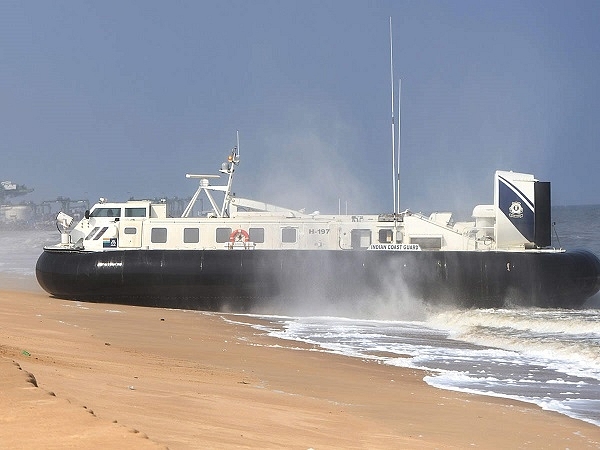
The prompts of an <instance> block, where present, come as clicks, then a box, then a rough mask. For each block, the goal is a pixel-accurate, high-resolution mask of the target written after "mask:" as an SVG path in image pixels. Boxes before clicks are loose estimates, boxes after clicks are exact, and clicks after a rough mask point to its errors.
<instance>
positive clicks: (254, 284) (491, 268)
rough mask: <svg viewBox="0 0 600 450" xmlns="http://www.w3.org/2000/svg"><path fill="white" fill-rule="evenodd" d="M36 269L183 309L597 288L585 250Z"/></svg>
mask: <svg viewBox="0 0 600 450" xmlns="http://www.w3.org/2000/svg"><path fill="white" fill-rule="evenodd" d="M36 276H37V279H38V282H39V284H40V286H41V287H42V288H43V289H44V290H46V291H47V292H48V293H50V294H52V295H53V296H55V297H59V298H65V299H75V300H83V301H100V302H107V303H122V304H132V305H143V306H157V307H173V308H186V309H213V310H216V309H219V308H220V307H222V306H223V305H224V304H226V305H228V306H229V307H230V308H233V309H234V310H249V309H250V308H251V307H252V306H253V305H256V304H260V303H261V302H269V301H277V299H278V298H297V299H298V300H299V301H301V300H302V298H303V297H306V296H309V295H317V296H320V297H321V298H327V299H334V300H336V301H351V300H352V298H357V297H361V298H365V297H367V298H369V296H374V295H378V294H383V295H389V296H390V297H392V298H393V296H395V295H409V296H411V297H413V298H417V299H420V300H424V301H426V302H430V303H434V304H435V303H448V304H455V305H458V306H461V307H503V306H539V307H558V308H576V307H580V306H581V305H582V304H583V303H584V302H585V301H586V300H587V299H588V298H589V297H591V296H593V295H594V294H595V293H596V292H598V290H599V289H600V261H599V260H598V258H597V257H596V256H595V255H593V254H592V253H590V252H588V251H585V250H581V251H572V252H565V253H554V252H461V251H445V252H442V251H422V252H385V251H324V250H316V251H309V250H285V251H273V250H251V251H245V250H198V251H191V250H127V251H107V252H77V251H60V250H45V251H44V253H43V254H42V255H41V256H40V258H39V259H38V262H37V265H36ZM313 298H314V297H313Z"/></svg>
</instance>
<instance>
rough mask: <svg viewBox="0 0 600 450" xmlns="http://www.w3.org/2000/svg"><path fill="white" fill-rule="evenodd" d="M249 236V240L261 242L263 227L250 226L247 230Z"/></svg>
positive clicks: (263, 240)
mask: <svg viewBox="0 0 600 450" xmlns="http://www.w3.org/2000/svg"><path fill="white" fill-rule="evenodd" d="M248 235H249V236H250V242H256V243H258V244H261V243H263V242H265V229H264V228H250V229H249V230H248Z"/></svg>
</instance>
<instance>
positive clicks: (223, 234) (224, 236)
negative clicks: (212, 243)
mask: <svg viewBox="0 0 600 450" xmlns="http://www.w3.org/2000/svg"><path fill="white" fill-rule="evenodd" d="M229 236H231V228H217V233H216V238H217V242H220V243H222V242H229Z"/></svg>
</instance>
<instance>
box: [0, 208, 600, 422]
mask: <svg viewBox="0 0 600 450" xmlns="http://www.w3.org/2000/svg"><path fill="white" fill-rule="evenodd" d="M553 220H554V221H555V222H556V233H555V238H554V245H555V246H561V247H563V248H567V249H575V248H587V249H588V250H591V251H593V252H594V253H596V254H597V255H600V206H572V207H557V208H556V207H555V208H554V209H553ZM556 236H558V239H557V238H556ZM59 239H60V236H59V235H58V232H56V231H39V230H38V231H10V232H8V231H0V249H2V250H1V251H0V272H1V273H4V274H10V275H12V276H21V277H32V278H34V274H35V262H36V260H37V257H38V256H39V254H40V253H41V251H42V248H43V246H44V245H47V244H53V243H57V242H58V240H59ZM558 241H560V243H559V242H558ZM365 301H366V302H367V303H369V302H370V303H374V302H375V301H376V302H377V303H378V305H379V307H378V308H377V309H375V310H370V311H369V310H368V309H365V308H355V309H349V310H339V312H340V313H339V314H335V315H333V314H331V313H332V311H335V310H334V309H331V308H329V309H327V310H325V309H323V314H315V313H314V311H315V309H314V304H315V303H316V304H319V303H322V304H323V305H326V304H327V302H326V299H310V302H311V304H312V305H313V310H312V311H313V313H312V314H311V315H303V314H301V313H300V312H299V311H294V312H293V313H288V314H286V315H283V314H281V315H277V316H273V315H264V314H263V315H261V316H260V317H263V318H266V319H268V323H270V325H267V326H266V325H260V326H257V325H255V326H256V327H257V328H259V329H260V330H261V331H262V332H265V333H268V334H270V335H272V336H274V337H277V338H281V339H287V340H292V341H302V342H307V343H311V344H313V345H314V346H316V347H317V348H319V349H321V351H324V352H332V353H337V354H342V355H347V356H350V357H357V358H362V359H370V360H374V361H378V362H380V363H381V364H389V365H392V366H399V367H409V368H418V369H425V370H426V372H424V380H425V382H427V383H428V384H430V385H431V386H434V387H437V388H440V389H448V390H455V391H462V392H470V393H477V394H483V395H491V396H498V397H506V398H511V399H516V400H521V401H525V402H530V403H534V404H537V405H539V406H541V407H542V408H544V409H548V410H552V411H557V412H560V413H562V414H566V415H568V416H570V417H574V418H577V419H581V420H584V421H586V422H590V423H592V424H595V425H598V426H600V296H596V297H595V298H593V299H591V300H590V301H588V302H587V303H586V305H585V306H584V308H583V309H579V310H563V309H532V308H522V309H469V310H461V309H444V310H436V309H433V308H430V307H428V306H427V305H423V304H420V303H418V302H416V301H415V302H411V301H406V299H403V300H402V302H401V305H400V307H398V303H399V302H398V301H397V299H395V298H386V299H381V298H378V299H365ZM348 311H349V312H350V313H348V314H346V312H348ZM386 311H387V313H386ZM229 317H232V316H229ZM233 320H234V321H239V322H241V323H245V320H244V317H243V316H236V318H235V319H233Z"/></svg>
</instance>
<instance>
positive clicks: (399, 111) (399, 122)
mask: <svg viewBox="0 0 600 450" xmlns="http://www.w3.org/2000/svg"><path fill="white" fill-rule="evenodd" d="M401 99H402V78H399V79H398V164H397V166H396V167H397V169H398V172H397V176H396V186H397V191H398V193H397V194H396V200H397V201H398V208H397V209H396V211H397V212H398V213H399V212H400V142H401V140H402V110H401V109H400V101H401Z"/></svg>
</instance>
